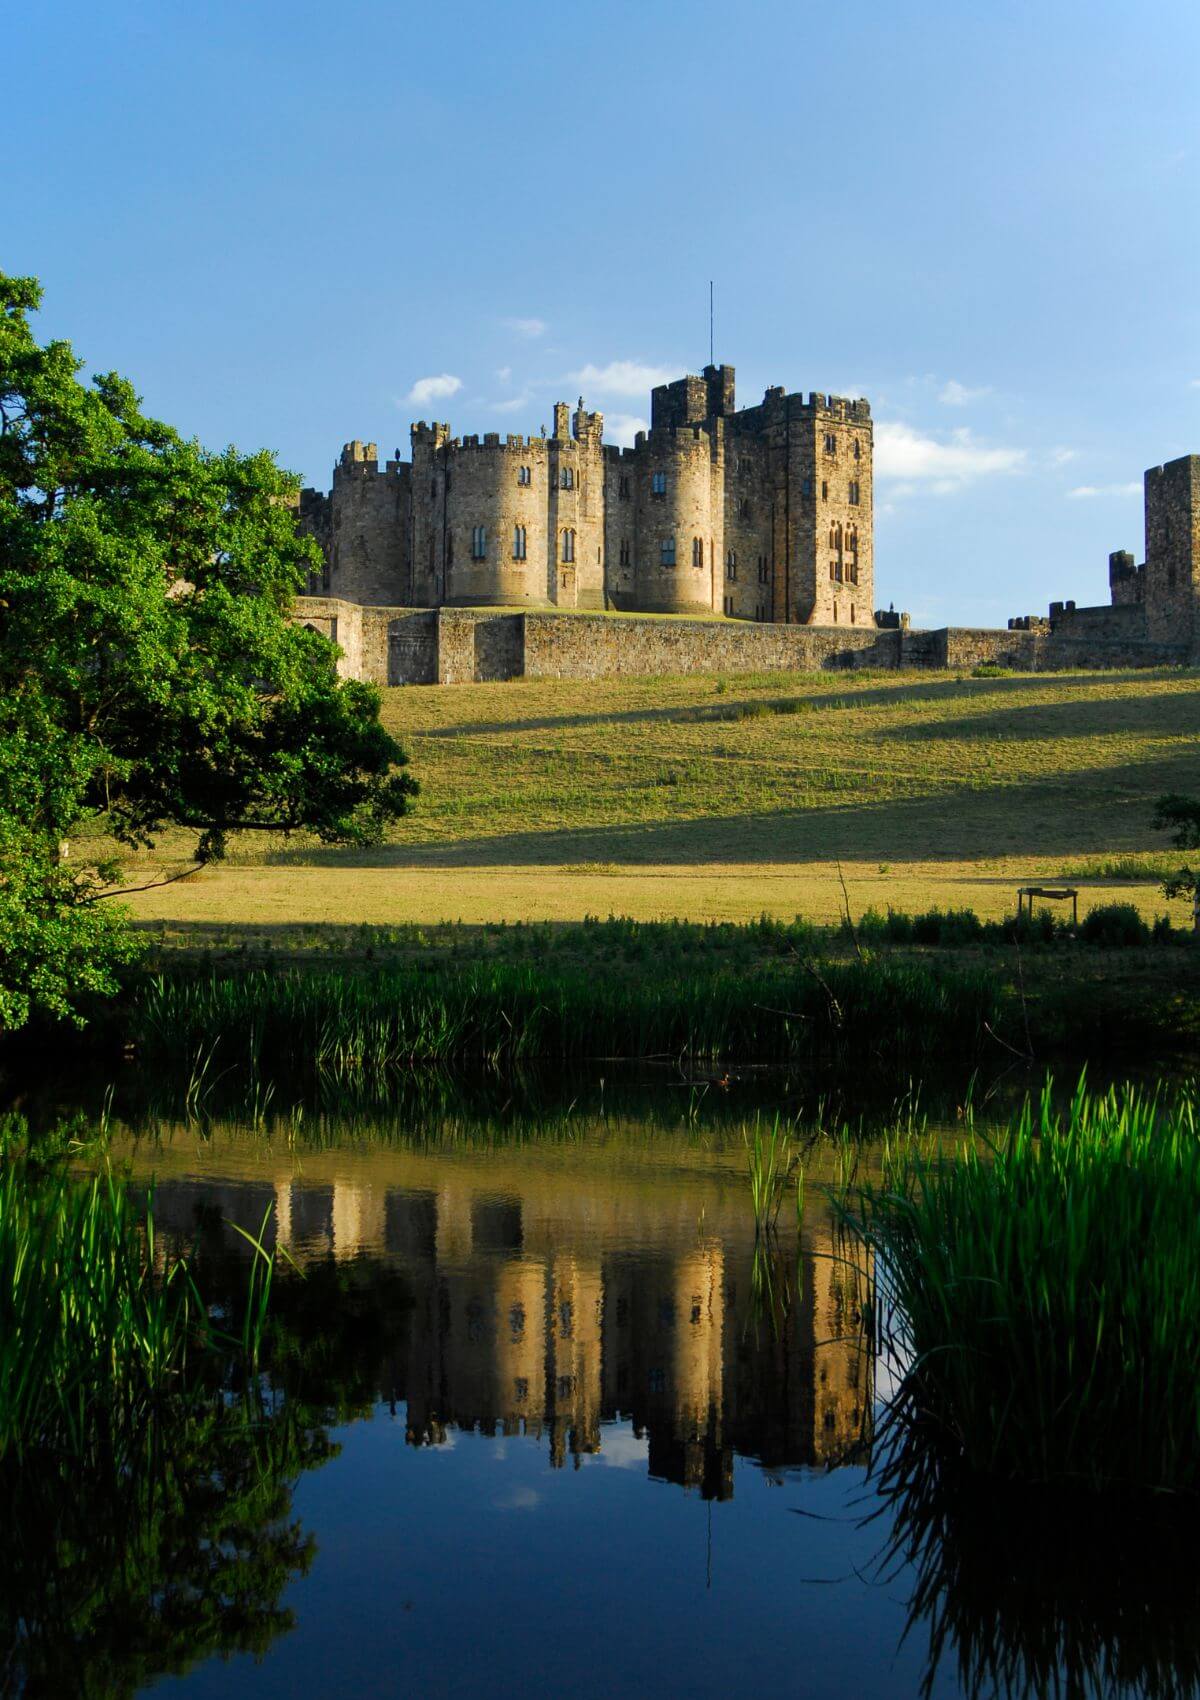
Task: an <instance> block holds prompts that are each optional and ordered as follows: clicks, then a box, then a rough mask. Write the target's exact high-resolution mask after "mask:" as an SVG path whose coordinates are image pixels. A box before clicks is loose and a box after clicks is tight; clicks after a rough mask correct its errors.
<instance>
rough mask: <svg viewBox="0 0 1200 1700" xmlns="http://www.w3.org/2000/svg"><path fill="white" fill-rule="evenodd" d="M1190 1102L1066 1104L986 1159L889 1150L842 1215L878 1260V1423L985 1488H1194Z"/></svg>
mask: <svg viewBox="0 0 1200 1700" xmlns="http://www.w3.org/2000/svg"><path fill="white" fill-rule="evenodd" d="M1197 1102H1198V1100H1197V1095H1196V1093H1195V1091H1194V1090H1192V1089H1184V1090H1180V1091H1178V1092H1176V1093H1172V1094H1166V1093H1158V1092H1147V1091H1145V1090H1143V1089H1141V1088H1139V1087H1134V1086H1127V1087H1125V1088H1123V1089H1120V1090H1118V1089H1113V1090H1112V1091H1109V1092H1106V1093H1093V1092H1090V1091H1089V1090H1088V1089H1087V1086H1086V1082H1085V1081H1084V1080H1082V1079H1081V1081H1080V1084H1079V1087H1078V1089H1077V1091H1076V1092H1075V1094H1074V1096H1073V1098H1072V1099H1071V1101H1070V1103H1069V1105H1068V1107H1067V1108H1066V1109H1065V1110H1063V1111H1060V1110H1058V1109H1057V1108H1056V1107H1055V1101H1054V1099H1053V1098H1052V1096H1051V1091H1050V1086H1049V1084H1048V1085H1047V1087H1046V1089H1045V1091H1044V1092H1043V1094H1042V1096H1041V1098H1040V1100H1039V1101H1037V1102H1036V1103H1035V1102H1032V1101H1030V1100H1027V1101H1026V1103H1025V1106H1024V1108H1023V1110H1022V1111H1021V1112H1020V1114H1019V1115H1018V1116H1017V1117H1016V1118H1015V1119H1014V1121H1013V1123H1012V1125H1011V1126H1010V1128H1009V1129H1008V1131H1007V1134H1006V1135H1005V1136H1004V1137H1003V1138H1002V1139H1000V1140H999V1141H997V1142H996V1143H995V1145H993V1146H988V1145H986V1144H984V1143H982V1142H980V1141H973V1142H969V1143H967V1144H966V1145H964V1147H963V1148H961V1149H960V1150H959V1151H958V1152H957V1153H956V1154H955V1155H954V1156H952V1157H946V1156H944V1155H936V1154H930V1153H928V1152H925V1151H922V1150H920V1149H919V1148H918V1149H914V1148H912V1147H911V1146H908V1147H899V1148H897V1149H895V1150H893V1152H892V1154H891V1155H890V1157H889V1159H888V1172H887V1173H886V1174H885V1178H884V1180H883V1182H882V1183H881V1184H875V1185H865V1186H863V1187H861V1188H860V1189H858V1190H857V1193H856V1196H855V1199H854V1201H853V1202H852V1203H847V1204H846V1205H845V1206H844V1207H843V1208H844V1210H845V1211H846V1215H847V1219H848V1220H849V1221H850V1223H851V1225H853V1226H854V1227H855V1229H856V1231H857V1232H858V1233H859V1234H860V1235H861V1237H862V1238H863V1239H864V1240H865V1241H866V1243H867V1245H868V1246H869V1247H871V1248H872V1249H873V1250H874V1251H875V1253H876V1265H877V1269H878V1271H879V1274H880V1289H881V1300H882V1304H883V1308H884V1318H885V1333H886V1337H887V1340H888V1344H889V1348H890V1350H891V1352H892V1354H893V1356H894V1358H895V1360H896V1362H897V1364H898V1366H899V1369H900V1370H901V1371H902V1372H903V1375H902V1381H901V1385H900V1394H899V1396H898V1398H897V1401H896V1403H895V1406H894V1407H893V1417H895V1418H898V1419H902V1420H903V1421H904V1422H905V1423H907V1424H909V1425H911V1426H914V1427H915V1428H916V1429H918V1430H919V1431H921V1432H922V1433H924V1434H926V1435H927V1436H929V1437H930V1440H931V1443H932V1444H935V1445H936V1446H938V1447H941V1448H945V1449H948V1450H949V1451H950V1452H951V1453H953V1455H954V1456H955V1457H957V1458H959V1459H961V1460H962V1462H963V1463H964V1465H966V1466H967V1467H968V1468H970V1469H972V1470H975V1471H977V1472H979V1473H981V1474H983V1475H986V1476H990V1477H999V1478H1004V1479H1008V1480H1012V1481H1020V1482H1024V1483H1030V1484H1053V1485H1055V1486H1056V1487H1061V1486H1075V1487H1079V1488H1083V1489H1086V1490H1088V1491H1099V1490H1101V1489H1129V1490H1136V1491H1139V1492H1141V1491H1144V1490H1155V1491H1164V1490H1170V1491H1175V1492H1182V1493H1189V1494H1194V1493H1196V1492H1198V1491H1200V1386H1198V1385H1197V1380H1196V1375H1195V1364H1196V1359H1197V1353H1198V1351H1200V1137H1198V1134H1200V1129H1198V1127H1197Z"/></svg>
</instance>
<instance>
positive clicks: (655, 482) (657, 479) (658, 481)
mask: <svg viewBox="0 0 1200 1700" xmlns="http://www.w3.org/2000/svg"><path fill="white" fill-rule="evenodd" d="M666 493H667V475H666V473H665V472H653V473H651V475H650V494H651V495H652V496H665V495H666Z"/></svg>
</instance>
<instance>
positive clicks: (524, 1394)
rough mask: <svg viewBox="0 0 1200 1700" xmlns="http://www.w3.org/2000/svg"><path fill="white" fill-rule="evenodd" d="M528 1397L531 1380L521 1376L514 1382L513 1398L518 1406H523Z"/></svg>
mask: <svg viewBox="0 0 1200 1700" xmlns="http://www.w3.org/2000/svg"><path fill="white" fill-rule="evenodd" d="M528 1397H529V1380H528V1378H527V1377H526V1376H523V1375H519V1376H518V1377H517V1378H516V1380H515V1381H514V1382H513V1398H514V1399H515V1400H516V1402H517V1404H518V1405H523V1404H524V1403H525V1401H526V1400H527V1399H528Z"/></svg>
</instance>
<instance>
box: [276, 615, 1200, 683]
mask: <svg viewBox="0 0 1200 1700" xmlns="http://www.w3.org/2000/svg"><path fill="white" fill-rule="evenodd" d="M295 617H296V619H297V620H300V621H302V622H303V623H304V624H306V625H311V626H313V627H315V628H316V629H317V630H318V631H323V632H324V633H325V634H326V636H328V637H331V638H332V639H333V640H334V641H335V642H337V643H339V644H341V646H342V648H343V650H344V652H345V653H344V656H343V659H342V662H341V672H342V674H343V675H344V676H345V677H347V678H361V679H367V680H370V681H372V682H373V683H375V684H379V685H402V684H414V685H415V684H434V683H436V684H443V685H459V684H470V683H472V682H476V681H488V680H503V679H516V678H527V679H602V678H614V677H631V676H642V677H645V676H653V675H656V674H663V675H668V674H681V673H758V672H795V673H801V672H815V671H820V670H824V669H836V668H854V667H879V668H886V669H905V670H907V669H921V670H926V669H930V670H936V669H939V668H943V669H944V668H949V669H952V670H955V671H962V670H965V669H968V668H971V667H976V666H979V665H980V664H983V663H992V664H994V665H997V666H1001V667H1011V668H1014V669H1016V670H1018V671H1021V672H1051V671H1073V670H1076V669H1080V668H1092V667H1119V668H1126V667H1169V666H1179V665H1182V664H1183V663H1185V662H1186V661H1187V659H1188V651H1187V647H1186V645H1181V644H1178V643H1170V644H1168V643H1149V642H1144V641H1133V640H1130V641H1120V640H1117V639H1094V638H1090V637H1074V636H1065V635H1063V634H1062V633H1060V632H1054V631H1048V630H1045V629H1041V630H1037V631H998V630H993V629H979V630H972V629H969V628H964V627H950V628H942V629H941V630H940V631H928V632H921V631H917V632H914V631H910V630H908V629H907V628H904V629H900V628H895V627H893V628H890V629H888V630H881V629H878V628H876V627H873V626H781V625H777V624H772V623H769V622H768V623H765V624H757V623H755V622H754V621H723V620H687V619H653V618H639V617H638V616H636V615H630V616H614V615H603V614H592V615H589V614H560V613H555V612H553V611H548V612H545V613H542V612H536V613H535V612H527V613H499V612H497V613H487V612H482V613H477V612H474V611H471V610H467V609H454V608H440V609H411V608H375V607H358V606H356V605H355V604H353V603H346V602H342V601H340V600H338V599H337V598H334V597H315V596H306V597H300V598H298V599H297V604H296V616H295Z"/></svg>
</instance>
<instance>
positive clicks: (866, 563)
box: [296, 366, 1200, 685]
mask: <svg viewBox="0 0 1200 1700" xmlns="http://www.w3.org/2000/svg"><path fill="white" fill-rule="evenodd" d="M603 435H604V419H603V416H602V415H601V414H599V413H594V412H589V411H588V410H587V409H585V407H584V405H583V401H582V399H581V400H580V402H579V405H578V406H577V408H576V409H575V411H574V414H573V415H572V413H571V410H570V409H569V408H568V406H567V405H566V403H564V402H560V403H558V404H556V406H555V408H554V428H553V431H552V433H550V434H549V435H546V434H544V433H543V434H542V435H540V436H534V437H522V436H507V437H504V438H501V436H500V435H499V434H498V433H496V432H489V433H488V434H487V435H485V436H484V437H483V438H482V439H481V438H479V437H478V436H469V437H462V438H458V437H451V435H450V427H449V426H448V425H444V424H432V425H429V424H426V423H425V422H424V421H423V420H422V421H419V422H418V423H417V424H415V425H413V426H412V428H411V438H412V459H411V460H410V461H404V460H402V459H401V458H400V451H399V450H398V449H397V451H396V455H395V458H394V459H392V460H389V461H387V462H386V463H385V466H384V469H383V471H382V472H381V471H380V469H379V459H378V453H377V450H376V448H375V445H374V444H373V443H363V442H358V441H356V442H352V443H347V444H346V446H345V447H344V448H343V450H342V453H341V458H340V460H339V462H338V464H337V466H336V467H335V468H334V473H333V487H332V490H331V491H330V493H329V494H328V495H325V494H322V493H321V492H319V491H317V490H312V489H306V490H304V491H302V492H301V495H300V501H299V519H300V524H301V526H302V527H303V529H304V530H306V531H307V532H308V533H309V534H311V535H312V536H313V537H315V538H316V539H317V540H318V542H319V543H320V545H321V550H322V554H323V556H324V564H323V567H322V569H321V570H320V571H319V572H317V573H314V574H313V575H312V577H311V579H310V581H309V584H308V587H307V588H308V595H307V596H303V597H301V598H299V599H298V603H297V610H296V617H297V618H298V619H300V620H302V621H304V622H305V623H306V624H308V625H311V626H313V627H314V628H315V629H317V630H318V631H322V632H324V633H325V634H326V635H327V636H329V637H330V638H332V639H333V640H334V641H335V642H336V643H338V644H339V646H340V647H341V649H342V662H341V666H342V670H343V672H344V673H346V674H348V675H352V676H354V677H357V678H362V679H368V680H372V681H374V682H375V683H378V684H381V685H398V684H431V683H440V684H453V683H460V682H467V681H470V680H488V679H511V678H519V677H524V678H539V677H540V678H595V677H599V676H601V675H609V674H613V673H629V674H634V673H643V674H645V673H659V672H662V673H667V672H671V673H680V672H723V671H730V672H737V671H755V670H765V669H775V668H777V669H780V670H804V669H811V668H820V667H852V666H872V667H955V668H958V667H969V666H975V665H979V664H981V663H997V664H999V665H1002V666H1007V667H1014V668H1019V669H1022V670H1037V669H1048V668H1075V667H1127V666H1164V665H1179V664H1185V663H1189V662H1192V663H1195V662H1196V661H1198V660H1200V456H1197V455H1188V456H1184V457H1183V458H1182V459H1179V460H1174V461H1170V462H1169V463H1168V464H1167V465H1165V466H1159V467H1153V468H1151V470H1150V471H1148V472H1147V473H1146V485H1145V488H1146V554H1145V562H1144V563H1143V564H1142V565H1140V566H1139V565H1136V564H1135V562H1134V558H1133V556H1132V555H1130V554H1128V553H1126V552H1123V551H1121V552H1118V553H1116V554H1113V555H1112V556H1110V557H1109V584H1110V593H1111V602H1110V603H1109V604H1106V605H1104V606H1102V607H1078V606H1076V604H1075V603H1074V602H1073V601H1063V602H1054V603H1051V604H1050V610H1049V614H1048V615H1047V616H1045V617H1041V616H1035V615H1022V616H1019V617H1018V618H1015V619H1011V620H1010V621H1009V622H1008V629H1007V631H1005V630H996V629H978V628H969V629H964V628H957V627H944V628H941V629H939V630H936V631H914V630H912V629H910V625H909V620H908V616H907V615H904V614H897V613H894V612H893V611H892V610H891V609H890V608H889V609H888V610H887V611H884V612H880V611H877V610H876V609H875V607H874V603H875V583H874V578H875V574H874V526H873V509H872V483H873V476H872V469H873V461H874V442H873V432H872V424H871V409H870V406H869V404H868V403H867V402H866V401H864V400H862V399H858V400H853V401H851V400H847V399H846V398H844V397H841V396H833V395H825V394H820V393H813V394H810V395H809V396H808V397H807V399H806V398H805V396H804V395H802V394H793V395H789V394H787V393H786V392H785V391H784V390H783V389H782V388H780V387H773V388H770V389H768V390H767V391H766V394H765V395H764V396H763V399H762V401H761V402H760V403H758V404H757V405H756V406H754V407H748V408H742V409H741V410H740V411H739V410H738V409H737V407H736V404H735V397H734V371H733V367H732V366H706V367H705V368H704V370H703V372H702V373H700V374H699V375H698V376H696V375H689V376H685V377H682V378H678V379H676V380H675V381H674V382H673V383H669V384H662V385H659V386H658V388H656V389H655V390H653V391H652V393H651V408H650V429H649V431H640V432H639V433H638V435H637V437H636V440H635V442H634V446H633V447H632V448H631V449H626V448H618V447H616V446H615V445H613V444H609V443H605V442H604V440H603ZM564 613H570V614H571V616H572V618H571V619H570V620H563V619H561V618H560V617H559V616H561V615H562V614H564ZM614 614H619V615H627V616H629V618H627V619H621V620H614V619H613V618H612V616H613V615H614ZM661 614H670V615H674V616H677V617H678V616H688V615H691V616H693V618H692V619H691V620H686V621H685V620H682V619H678V618H677V619H676V620H675V621H661V620H650V619H640V618H637V616H645V615H661ZM589 615H591V616H593V617H592V618H588V617H587V616H589Z"/></svg>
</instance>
